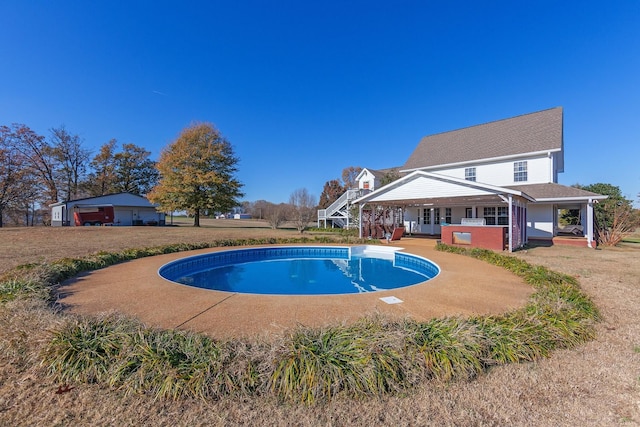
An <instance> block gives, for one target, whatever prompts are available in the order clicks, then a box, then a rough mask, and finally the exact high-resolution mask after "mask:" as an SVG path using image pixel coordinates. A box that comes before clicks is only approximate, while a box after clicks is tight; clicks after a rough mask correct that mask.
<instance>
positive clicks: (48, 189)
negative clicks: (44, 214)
mask: <svg viewBox="0 0 640 427" xmlns="http://www.w3.org/2000/svg"><path fill="white" fill-rule="evenodd" d="M11 132H12V142H13V145H14V147H15V148H16V149H17V150H18V151H19V152H20V153H21V154H22V155H23V156H24V158H25V162H26V163H27V165H28V167H29V168H30V169H31V171H32V173H33V174H34V175H35V176H36V177H37V180H38V183H39V185H40V186H41V187H42V189H41V199H42V202H43V203H44V204H49V203H55V202H58V201H59V198H58V185H57V181H56V160H55V157H54V153H53V148H52V147H51V145H49V144H48V143H47V142H46V141H45V138H44V137H43V136H42V135H38V134H37V133H35V132H34V131H32V130H31V129H30V128H29V127H28V126H26V125H21V124H13V125H12V129H11Z"/></svg>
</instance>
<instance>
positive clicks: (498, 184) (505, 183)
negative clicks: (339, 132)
mask: <svg viewBox="0 0 640 427" xmlns="http://www.w3.org/2000/svg"><path fill="white" fill-rule="evenodd" d="M399 171H400V173H401V175H402V176H401V178H400V179H398V180H396V181H394V182H392V183H390V184H388V185H385V186H383V187H376V188H375V189H374V190H373V191H372V192H370V193H368V194H366V195H364V196H362V197H360V198H358V199H357V200H355V201H354V202H353V203H355V204H358V205H359V211H360V224H361V227H360V233H361V236H374V237H381V236H380V232H381V231H382V232H384V230H385V229H386V227H385V224H384V223H385V219H384V218H383V216H386V217H387V219H386V221H387V223H388V221H389V219H388V218H389V215H390V214H391V215H392V216H393V217H394V218H393V220H394V223H395V224H404V225H405V226H406V227H408V228H409V230H408V231H409V232H412V233H421V234H427V235H441V237H442V240H443V242H446V243H453V244H471V245H472V246H478V247H491V248H499V246H500V244H499V243H496V242H495V239H499V238H501V237H500V235H501V234H502V235H503V237H504V248H505V249H508V250H512V249H515V248H518V247H521V246H522V245H524V244H525V243H527V242H528V241H529V240H530V239H543V240H549V241H553V239H554V238H555V237H556V236H558V233H559V232H560V231H561V230H559V228H558V210H559V209H572V210H579V212H580V227H576V228H574V229H573V230H572V231H574V233H576V232H577V233H578V234H579V236H578V237H579V238H580V239H578V241H577V243H578V244H582V243H583V244H584V246H588V247H595V245H594V243H593V242H594V235H593V204H594V203H597V201H598V200H601V199H605V198H606V196H602V195H599V194H595V193H591V192H588V191H584V190H580V189H576V188H573V187H568V186H564V185H560V184H558V183H557V182H558V174H559V173H562V172H564V141H563V111H562V108H561V107H557V108H552V109H549V110H544V111H539V112H536V113H531V114H525V115H522V116H517V117H513V118H510V119H505V120H498V121H495V122H490V123H485V124H481V125H478V126H472V127H468V128H464V129H459V130H455V131H451V132H445V133H440V134H436V135H431V136H426V137H424V138H423V139H422V140H421V141H420V143H419V144H418V146H417V147H416V148H415V150H414V151H413V153H412V154H411V155H410V156H409V158H408V160H407V162H406V163H405V164H404V166H402V167H400V168H399ZM363 172H364V171H363ZM359 179H360V180H361V181H363V183H362V184H361V185H364V182H367V181H369V182H371V176H370V175H369V174H368V173H361V174H360V176H359ZM383 212H385V213H384V215H383V214H382V213H383ZM496 229H500V230H504V233H502V231H500V230H498V231H496ZM490 235H493V236H494V237H489V236H490ZM492 239H493V240H494V241H493V242H492V243H487V242H488V241H489V240H492ZM573 243H576V241H575V239H574V242H573Z"/></svg>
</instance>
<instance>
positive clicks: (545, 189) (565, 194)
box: [505, 183, 606, 200]
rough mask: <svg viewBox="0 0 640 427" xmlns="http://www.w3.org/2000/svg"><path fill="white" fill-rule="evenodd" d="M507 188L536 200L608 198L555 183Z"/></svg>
mask: <svg viewBox="0 0 640 427" xmlns="http://www.w3.org/2000/svg"><path fill="white" fill-rule="evenodd" d="M505 188H509V189H512V190H516V191H521V192H523V193H525V194H527V195H529V196H531V197H533V198H534V199H536V200H544V199H588V198H606V196H602V195H601V194H597V193H592V192H591V191H585V190H581V189H579V188H575V187H568V186H566V185H561V184H555V183H548V184H527V185H510V186H507V187H505Z"/></svg>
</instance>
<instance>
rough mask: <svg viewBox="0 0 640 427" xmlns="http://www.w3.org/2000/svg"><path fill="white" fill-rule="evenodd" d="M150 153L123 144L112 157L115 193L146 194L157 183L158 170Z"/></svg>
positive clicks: (132, 145)
mask: <svg viewBox="0 0 640 427" xmlns="http://www.w3.org/2000/svg"><path fill="white" fill-rule="evenodd" d="M150 155H151V152H149V151H147V150H145V149H144V148H143V147H140V146H137V145H135V144H123V145H122V151H121V152H119V153H116V154H115V155H114V156H113V160H114V166H115V170H114V171H115V183H114V189H115V192H116V193H124V192H126V193H133V194H138V195H142V194H147V193H148V192H149V191H151V189H152V188H153V187H154V186H155V185H156V184H157V183H158V170H157V169H156V164H155V162H154V161H152V160H151V159H149V156H150Z"/></svg>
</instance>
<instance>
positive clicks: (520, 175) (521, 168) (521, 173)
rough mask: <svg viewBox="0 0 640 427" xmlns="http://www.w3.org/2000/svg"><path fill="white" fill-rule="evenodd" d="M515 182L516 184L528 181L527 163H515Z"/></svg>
mask: <svg viewBox="0 0 640 427" xmlns="http://www.w3.org/2000/svg"><path fill="white" fill-rule="evenodd" d="M513 181H514V182H526V181H527V161H526V160H525V161H523V162H514V163H513Z"/></svg>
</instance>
